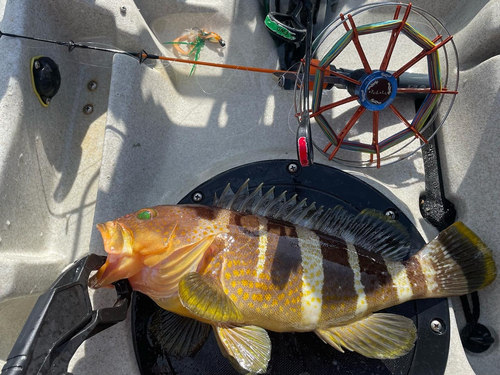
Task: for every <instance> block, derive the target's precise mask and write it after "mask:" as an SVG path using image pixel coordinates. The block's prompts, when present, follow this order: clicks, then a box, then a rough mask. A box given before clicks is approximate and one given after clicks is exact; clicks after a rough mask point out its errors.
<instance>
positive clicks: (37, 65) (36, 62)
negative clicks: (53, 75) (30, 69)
mask: <svg viewBox="0 0 500 375" xmlns="http://www.w3.org/2000/svg"><path fill="white" fill-rule="evenodd" d="M33 65H34V66H35V69H40V68H41V67H42V65H40V61H38V60H37V61H35V63H34V64H33Z"/></svg>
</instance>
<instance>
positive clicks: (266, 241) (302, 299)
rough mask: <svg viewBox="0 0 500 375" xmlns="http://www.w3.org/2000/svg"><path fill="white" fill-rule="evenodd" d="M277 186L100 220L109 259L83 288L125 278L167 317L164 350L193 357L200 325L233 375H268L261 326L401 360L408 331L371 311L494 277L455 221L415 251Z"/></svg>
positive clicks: (379, 221)
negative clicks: (211, 333)
mask: <svg viewBox="0 0 500 375" xmlns="http://www.w3.org/2000/svg"><path fill="white" fill-rule="evenodd" d="M274 190H275V189H274V188H271V189H269V190H268V191H267V192H265V193H264V192H263V184H261V185H259V186H258V187H256V188H255V189H254V190H251V189H249V181H248V180H247V181H246V182H245V183H244V184H243V185H242V186H241V187H240V188H239V189H238V191H237V192H236V193H234V192H233V191H232V189H231V188H230V185H229V184H228V186H227V187H226V189H225V190H224V191H223V193H222V195H221V197H220V198H218V197H217V196H215V199H214V203H213V205H212V206H203V205H195V204H188V205H161V206H155V207H149V208H143V209H141V210H139V211H137V212H135V213H131V214H128V215H125V216H123V217H121V218H118V219H116V220H112V221H108V222H106V223H102V224H97V228H98V229H99V231H100V233H101V235H102V238H103V244H104V250H105V251H106V252H107V254H108V255H107V259H106V262H105V264H104V265H103V266H102V267H101V268H100V269H99V270H98V272H97V273H96V274H95V275H94V276H93V277H92V278H91V280H90V281H89V283H90V286H91V287H93V288H100V287H109V286H110V285H111V284H112V283H113V282H115V281H117V280H120V279H128V280H129V282H130V285H131V286H132V288H133V289H134V290H136V291H139V292H142V293H144V294H146V295H147V296H149V297H150V298H151V299H152V300H153V301H155V302H156V304H158V306H160V307H161V308H163V309H164V310H166V311H168V312H170V313H169V314H167V315H165V317H163V318H162V317H159V316H155V317H153V318H152V324H159V323H162V322H163V327H164V330H163V332H162V334H161V335H162V337H161V338H160V340H163V343H164V344H165V345H164V347H165V348H166V349H167V351H170V350H171V351H172V353H177V354H180V355H186V354H188V353H193V351H195V350H196V349H197V348H199V347H200V345H201V344H200V342H202V341H203V340H204V339H205V338H206V336H207V330H206V329H203V328H202V327H203V326H206V325H207V324H208V325H210V326H211V327H212V329H213V331H214V333H215V337H216V339H217V342H218V345H219V347H220V349H221V351H222V354H223V355H224V356H225V357H227V358H228V359H229V361H230V362H231V364H232V365H233V366H234V367H235V368H236V369H237V370H238V371H240V372H241V373H249V372H250V373H265V372H266V371H267V366H268V362H269V360H270V357H271V341H270V339H269V335H268V333H267V331H268V330H269V331H275V332H314V333H315V334H316V335H318V336H319V337H320V338H321V339H322V340H323V341H324V342H325V343H327V344H329V345H331V346H332V347H333V348H335V349H337V350H339V351H341V352H344V351H345V350H349V351H354V352H357V353H359V354H361V355H363V356H366V357H369V358H379V359H391V358H398V357H401V356H404V355H406V354H407V353H409V352H410V351H411V349H412V348H413V346H414V343H415V340H416V337H417V331H416V327H415V325H414V324H413V322H412V320H411V319H409V318H407V317H404V316H401V315H397V314H390V313H385V312H379V311H381V310H383V309H386V308H388V307H391V306H395V305H398V304H400V303H403V302H406V301H410V300H414V299H423V298H441V297H450V296H459V295H463V294H467V293H471V292H473V291H476V290H478V289H481V288H484V287H486V286H488V285H489V284H491V283H492V282H493V281H494V279H495V277H496V273H497V270H496V265H495V262H494V259H493V256H492V252H491V250H490V249H489V248H488V247H487V245H486V244H485V243H484V242H483V241H482V240H481V239H480V238H479V237H478V236H477V235H476V234H475V233H474V232H472V230H470V229H469V228H468V227H467V226H466V225H465V224H463V223H462V222H456V223H454V224H453V225H451V226H450V227H448V228H447V229H445V230H444V231H442V232H441V233H440V234H439V235H438V236H437V237H436V238H435V239H433V240H432V241H430V242H429V243H428V244H427V245H425V246H424V247H423V248H422V249H420V250H419V251H416V250H417V249H411V248H410V240H409V235H408V233H407V232H406V230H405V228H404V227H403V226H402V225H401V224H400V223H399V222H398V221H395V220H392V219H391V218H389V217H388V216H385V215H383V214H382V213H380V212H378V211H375V210H372V209H365V210H363V211H361V212H360V213H358V214H357V215H354V214H351V213H349V212H347V211H346V210H345V209H343V208H342V207H340V206H338V207H335V208H333V209H325V208H324V207H319V208H316V205H315V203H313V204H311V205H307V202H306V200H305V199H304V200H301V201H299V200H298V199H297V195H294V196H293V197H292V198H290V199H287V196H286V192H283V193H282V194H280V195H279V196H277V197H275V194H274ZM410 254H413V255H412V256H409V255H410ZM161 311H163V310H161ZM162 320H163V321H162ZM155 322H156V323H155ZM165 327H167V328H165Z"/></svg>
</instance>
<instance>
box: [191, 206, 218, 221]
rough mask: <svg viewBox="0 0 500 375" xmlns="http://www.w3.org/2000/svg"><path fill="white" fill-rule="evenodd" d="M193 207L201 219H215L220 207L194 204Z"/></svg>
mask: <svg viewBox="0 0 500 375" xmlns="http://www.w3.org/2000/svg"><path fill="white" fill-rule="evenodd" d="M192 209H193V211H194V212H195V214H196V215H197V216H198V217H199V218H200V219H203V220H209V221H212V220H215V218H216V217H217V213H218V212H219V209H218V208H214V207H207V206H198V205H193V206H192Z"/></svg>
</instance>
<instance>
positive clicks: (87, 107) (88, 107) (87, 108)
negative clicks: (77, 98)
mask: <svg viewBox="0 0 500 375" xmlns="http://www.w3.org/2000/svg"><path fill="white" fill-rule="evenodd" d="M92 112H94V107H93V106H92V104H86V105H85V106H84V107H83V113H85V114H86V115H90V114H91V113H92Z"/></svg>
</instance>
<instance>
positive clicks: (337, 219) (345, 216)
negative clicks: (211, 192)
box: [214, 180, 410, 261]
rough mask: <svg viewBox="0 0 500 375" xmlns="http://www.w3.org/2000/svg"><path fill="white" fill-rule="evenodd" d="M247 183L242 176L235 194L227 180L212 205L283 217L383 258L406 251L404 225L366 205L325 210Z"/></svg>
mask: <svg viewBox="0 0 500 375" xmlns="http://www.w3.org/2000/svg"><path fill="white" fill-rule="evenodd" d="M248 184H249V180H246V181H245V182H244V183H243V185H242V186H241V187H240V188H239V189H238V191H237V192H236V194H235V193H234V192H233V191H232V190H231V187H230V184H228V185H227V186H226V188H225V189H224V191H223V192H222V195H221V197H220V198H217V195H216V196H215V199H214V206H215V207H221V208H225V209H232V210H235V211H239V212H242V213H249V214H253V215H260V216H265V217H268V218H272V219H277V220H283V221H286V222H289V223H291V224H295V225H300V226H302V227H304V228H308V229H311V230H316V231H318V232H322V233H325V234H328V235H330V236H335V237H338V238H342V239H344V240H345V241H347V242H349V243H351V244H353V245H357V246H360V247H362V248H363V249H365V250H368V251H372V252H375V253H378V254H379V255H381V256H382V257H384V258H386V259H387V260H393V261H397V260H402V259H403V258H404V257H405V256H406V255H407V254H408V252H409V243H410V240H409V236H408V233H407V232H406V229H405V228H404V227H403V226H402V225H401V224H400V223H398V222H397V221H395V220H392V219H391V218H389V217H388V216H385V215H384V214H382V213H381V212H378V211H375V210H371V209H366V210H363V211H362V212H361V213H359V214H358V215H353V214H351V213H348V212H347V211H345V210H344V209H343V208H342V207H341V206H337V207H335V208H333V209H331V208H330V209H326V210H325V209H324V207H323V206H321V207H319V208H316V203H315V202H313V203H311V204H310V205H307V198H306V199H302V200H301V201H298V200H297V195H296V194H295V195H293V196H292V197H291V198H290V199H288V200H287V199H286V191H285V192H283V193H281V194H280V195H279V196H278V197H276V198H275V194H274V190H275V189H274V187H272V188H271V189H269V190H268V191H267V192H265V193H263V192H262V186H263V184H260V185H259V186H258V187H257V188H256V189H255V190H254V191H253V192H251V193H250V190H249V189H248Z"/></svg>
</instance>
